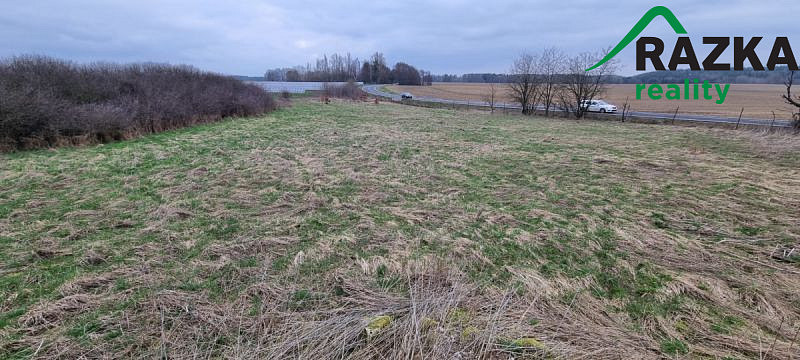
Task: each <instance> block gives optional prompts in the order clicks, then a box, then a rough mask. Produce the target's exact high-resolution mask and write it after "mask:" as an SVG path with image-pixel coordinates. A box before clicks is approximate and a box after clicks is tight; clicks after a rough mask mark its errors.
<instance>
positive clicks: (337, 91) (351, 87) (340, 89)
mask: <svg viewBox="0 0 800 360" xmlns="http://www.w3.org/2000/svg"><path fill="white" fill-rule="evenodd" d="M322 95H323V96H325V97H334V98H341V99H350V100H358V99H361V98H362V97H364V96H366V94H365V93H364V91H362V90H361V88H360V87H359V86H358V85H356V84H355V83H354V82H352V81H349V82H347V83H346V84H341V85H335V84H328V83H326V84H324V85H323V89H322Z"/></svg>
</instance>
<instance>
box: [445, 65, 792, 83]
mask: <svg viewBox="0 0 800 360" xmlns="http://www.w3.org/2000/svg"><path fill="white" fill-rule="evenodd" d="M788 72H789V70H788V68H786V67H784V68H782V69H775V71H756V70H753V68H747V69H744V70H743V71H733V70H731V71H702V72H701V71H692V70H688V69H686V70H674V71H669V70H668V71H651V72H646V73H643V74H638V75H634V76H619V75H613V76H609V77H608V79H607V80H608V81H607V82H608V83H609V84H645V83H646V84H683V80H684V79H697V78H702V79H704V80H708V81H709V82H714V83H729V84H783V83H784V81H785V79H786V76H787V75H788ZM432 78H433V82H444V83H487V84H489V83H500V84H502V83H509V82H511V79H512V76H511V75H510V74H495V73H483V74H481V73H478V74H463V75H455V74H452V75H451V74H444V75H433V76H432Z"/></svg>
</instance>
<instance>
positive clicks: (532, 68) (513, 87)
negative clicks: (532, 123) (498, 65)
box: [507, 53, 539, 114]
mask: <svg viewBox="0 0 800 360" xmlns="http://www.w3.org/2000/svg"><path fill="white" fill-rule="evenodd" d="M511 78H512V80H511V82H510V83H508V85H507V86H508V95H509V96H510V97H511V99H513V100H514V101H515V102H516V103H518V104H519V105H520V106H521V107H522V113H523V114H530V113H531V112H532V111H533V109H534V108H535V106H536V97H537V96H538V94H539V82H538V81H537V78H536V58H535V57H534V56H533V55H531V54H527V53H525V54H522V55H520V56H519V57H518V58H517V59H515V60H514V64H513V65H512V66H511Z"/></svg>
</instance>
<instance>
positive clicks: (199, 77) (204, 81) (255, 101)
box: [0, 56, 275, 149]
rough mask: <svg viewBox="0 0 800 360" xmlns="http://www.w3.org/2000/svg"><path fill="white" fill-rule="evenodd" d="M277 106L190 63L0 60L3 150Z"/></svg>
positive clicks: (129, 133) (107, 137) (91, 139)
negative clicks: (77, 62) (186, 64)
mask: <svg viewBox="0 0 800 360" xmlns="http://www.w3.org/2000/svg"><path fill="white" fill-rule="evenodd" d="M273 109H275V101H274V100H273V98H272V96H271V95H269V94H268V93H267V92H266V91H264V90H263V89H261V88H260V87H258V86H256V85H249V84H245V83H243V82H241V81H239V80H236V79H234V78H231V77H227V76H223V75H219V74H214V73H209V72H203V71H200V70H198V69H195V68H193V67H190V66H174V65H163V64H130V65H117V64H107V63H95V64H90V65H78V64H75V63H71V62H67V61H62V60H57V59H52V58H48V57H40V56H23V57H15V58H11V59H8V60H4V61H0V144H5V146H4V147H2V146H0V148H5V149H8V148H16V149H27V148H36V147H44V146H58V145H63V144H68V143H97V142H107V141H112V140H119V139H125V138H130V137H133V136H137V135H141V134H147V133H155V132H159V131H164V130H170V129H175V128H179V127H184V126H191V125H194V124H199V123H206V122H212V121H217V120H220V119H222V118H225V117H231V116H251V115H257V114H261V113H265V112H267V111H270V110H273Z"/></svg>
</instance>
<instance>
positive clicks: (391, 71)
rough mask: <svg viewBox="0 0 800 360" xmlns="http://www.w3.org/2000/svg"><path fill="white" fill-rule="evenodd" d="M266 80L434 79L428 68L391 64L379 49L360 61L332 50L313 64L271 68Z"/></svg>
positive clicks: (387, 81) (375, 81)
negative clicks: (425, 69)
mask: <svg viewBox="0 0 800 360" xmlns="http://www.w3.org/2000/svg"><path fill="white" fill-rule="evenodd" d="M264 80H266V81H313V82H346V81H361V82H364V83H367V84H392V83H399V84H400V85H423V84H430V83H431V81H432V78H431V75H430V73H429V72H426V71H423V70H418V69H417V68H415V67H414V66H412V65H409V64H406V63H404V62H398V63H396V64H395V65H394V66H393V67H392V68H389V66H388V65H387V62H386V58H385V57H384V56H383V54H381V53H379V52H376V53H375V54H373V55H372V56H371V57H370V59H368V60H365V61H363V62H362V61H360V60H359V59H358V58H357V57H352V56H351V55H350V54H349V53H348V54H346V55H339V54H335V53H334V54H331V55H325V56H323V57H321V58H319V59H317V61H316V62H315V63H314V64H310V63H309V64H306V65H305V66H295V67H292V68H277V69H270V70H267V72H266V73H265V74H264Z"/></svg>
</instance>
